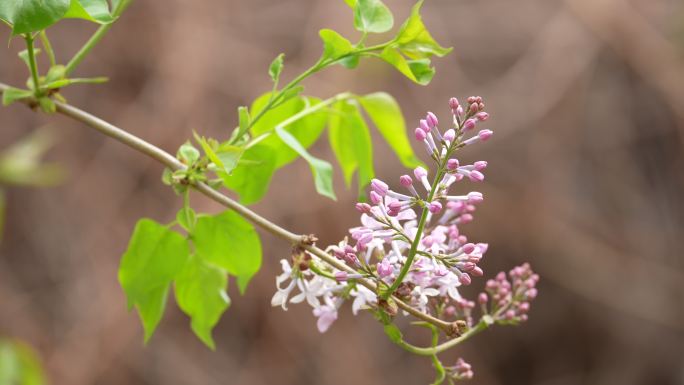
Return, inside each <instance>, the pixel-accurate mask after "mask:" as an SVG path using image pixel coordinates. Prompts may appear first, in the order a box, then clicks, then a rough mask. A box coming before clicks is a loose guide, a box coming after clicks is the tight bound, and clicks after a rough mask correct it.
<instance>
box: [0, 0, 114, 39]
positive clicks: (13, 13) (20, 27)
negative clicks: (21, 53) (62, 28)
mask: <svg viewBox="0 0 684 385" xmlns="http://www.w3.org/2000/svg"><path fill="white" fill-rule="evenodd" d="M65 17H67V18H77V19H84V20H89V21H92V22H96V23H100V24H105V23H111V22H112V21H113V20H114V18H113V17H112V15H111V14H110V12H109V6H108V4H107V0H18V1H16V0H13V1H2V2H0V20H3V21H4V22H5V23H7V24H9V25H10V26H11V27H12V35H20V34H24V33H31V32H36V31H40V30H43V29H45V28H47V27H49V26H51V25H53V24H55V23H56V22H58V21H59V20H61V19H63V18H65Z"/></svg>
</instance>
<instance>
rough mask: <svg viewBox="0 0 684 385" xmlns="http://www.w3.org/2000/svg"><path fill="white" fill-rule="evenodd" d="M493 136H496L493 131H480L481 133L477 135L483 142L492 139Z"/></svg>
mask: <svg viewBox="0 0 684 385" xmlns="http://www.w3.org/2000/svg"><path fill="white" fill-rule="evenodd" d="M492 135H494V132H493V131H492V130H480V132H478V133H477V136H478V137H479V138H480V140H481V141H483V142H484V141H486V140H487V139H489V138H491V137H492Z"/></svg>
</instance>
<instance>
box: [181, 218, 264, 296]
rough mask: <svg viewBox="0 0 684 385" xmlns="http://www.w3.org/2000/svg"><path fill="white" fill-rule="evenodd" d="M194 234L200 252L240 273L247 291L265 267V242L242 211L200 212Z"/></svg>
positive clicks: (215, 262) (215, 263)
mask: <svg viewBox="0 0 684 385" xmlns="http://www.w3.org/2000/svg"><path fill="white" fill-rule="evenodd" d="M191 238H192V240H193V242H194V244H195V250H196V252H197V254H198V255H199V256H201V257H202V258H203V259H205V260H206V261H207V262H210V263H212V264H214V265H216V266H219V267H221V268H223V269H226V270H227V271H228V273H230V274H231V275H234V276H236V277H237V284H238V288H239V289H240V292H241V293H244V291H245V289H246V288H247V284H248V283H249V281H250V280H251V279H252V277H253V276H254V274H256V272H257V271H259V268H261V242H260V241H259V236H258V234H257V233H256V231H255V230H254V227H253V226H252V225H251V224H250V223H249V222H247V221H246V220H245V219H244V218H242V217H241V216H240V215H238V214H236V213H234V212H232V211H226V212H224V213H222V214H219V215H214V216H200V217H199V218H198V220H197V224H196V225H195V230H194V231H193V232H192V234H191Z"/></svg>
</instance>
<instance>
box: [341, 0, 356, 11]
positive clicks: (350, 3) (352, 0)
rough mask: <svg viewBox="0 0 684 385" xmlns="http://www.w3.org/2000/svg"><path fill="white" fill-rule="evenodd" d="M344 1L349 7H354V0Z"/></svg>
mask: <svg viewBox="0 0 684 385" xmlns="http://www.w3.org/2000/svg"><path fill="white" fill-rule="evenodd" d="M344 2H345V3H347V5H348V6H349V8H351V9H354V7H356V0H344Z"/></svg>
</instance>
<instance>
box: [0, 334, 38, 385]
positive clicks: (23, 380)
mask: <svg viewBox="0 0 684 385" xmlns="http://www.w3.org/2000/svg"><path fill="white" fill-rule="evenodd" d="M45 383H46V381H45V374H44V373H43V367H42V365H41V362H40V359H39V358H38V355H37V354H36V353H35V351H34V350H33V349H32V348H31V347H30V346H28V345H27V344H25V343H23V342H20V341H16V340H10V339H5V338H0V384H21V385H43V384H45Z"/></svg>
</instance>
